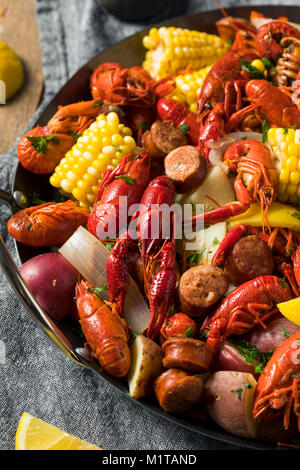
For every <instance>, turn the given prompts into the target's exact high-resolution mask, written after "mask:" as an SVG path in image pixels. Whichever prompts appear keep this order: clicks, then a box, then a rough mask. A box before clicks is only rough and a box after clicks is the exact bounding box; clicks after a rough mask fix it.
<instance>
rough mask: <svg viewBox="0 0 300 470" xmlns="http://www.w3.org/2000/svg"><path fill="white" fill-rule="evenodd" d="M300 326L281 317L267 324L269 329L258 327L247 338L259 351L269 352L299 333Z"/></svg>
mask: <svg viewBox="0 0 300 470" xmlns="http://www.w3.org/2000/svg"><path fill="white" fill-rule="evenodd" d="M299 329H300V328H299V326H297V325H295V323H292V322H291V321H289V320H288V319H287V318H284V317H281V318H277V319H275V320H271V321H270V322H268V323H267V329H265V328H263V327H262V326H260V325H258V326H256V327H255V328H253V330H252V331H251V332H250V333H249V334H248V335H247V336H246V337H245V339H246V340H247V341H249V343H250V344H252V345H253V346H256V347H257V349H260V350H261V351H264V352H267V351H270V349H273V350H275V349H277V348H278V346H280V345H281V343H283V342H284V341H285V340H286V339H287V338H288V336H289V335H293V334H294V333H297V331H299Z"/></svg>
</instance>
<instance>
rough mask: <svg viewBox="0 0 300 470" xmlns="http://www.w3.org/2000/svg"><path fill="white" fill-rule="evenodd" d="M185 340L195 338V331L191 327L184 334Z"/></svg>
mask: <svg viewBox="0 0 300 470" xmlns="http://www.w3.org/2000/svg"><path fill="white" fill-rule="evenodd" d="M184 337H185V338H193V337H194V330H193V328H192V327H191V326H188V327H187V329H186V330H185V332H184Z"/></svg>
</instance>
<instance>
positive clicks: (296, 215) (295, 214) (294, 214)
mask: <svg viewBox="0 0 300 470" xmlns="http://www.w3.org/2000/svg"><path fill="white" fill-rule="evenodd" d="M290 215H291V216H292V217H294V218H295V219H298V220H299V219H300V214H299V213H298V212H293V213H292V214H290Z"/></svg>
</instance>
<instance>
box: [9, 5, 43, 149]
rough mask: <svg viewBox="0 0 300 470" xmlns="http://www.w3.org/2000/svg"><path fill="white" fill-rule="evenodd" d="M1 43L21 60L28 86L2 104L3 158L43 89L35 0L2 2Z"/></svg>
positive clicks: (35, 106) (30, 114)
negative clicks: (7, 46) (11, 49)
mask: <svg viewBox="0 0 300 470" xmlns="http://www.w3.org/2000/svg"><path fill="white" fill-rule="evenodd" d="M0 40H2V41H4V42H6V43H7V44H8V45H9V46H11V47H12V48H13V49H14V50H15V52H16V53H17V54H18V56H19V57H20V58H21V60H22V63H23V66H24V69H25V83H24V85H23V87H22V89H20V91H19V92H18V93H17V94H16V95H15V96H14V97H12V98H11V99H9V100H8V101H7V103H6V104H5V105H0V155H1V154H2V153H4V152H6V151H7V150H9V149H10V148H11V147H12V146H13V145H14V143H15V140H16V138H17V137H18V135H19V134H21V133H22V131H23V129H24V127H25V126H26V124H27V122H28V121H29V119H30V118H31V116H32V115H33V114H34V112H35V110H36V108H37V106H38V104H39V101H40V98H41V93H42V89H43V80H44V77H43V70H42V63H41V49H40V43H39V35H38V29H37V24H36V19H35V0H2V1H1V2H0Z"/></svg>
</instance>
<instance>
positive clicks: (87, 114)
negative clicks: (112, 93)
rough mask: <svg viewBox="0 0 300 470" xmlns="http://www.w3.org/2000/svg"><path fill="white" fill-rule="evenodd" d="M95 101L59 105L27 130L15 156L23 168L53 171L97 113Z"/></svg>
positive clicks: (34, 171) (37, 171)
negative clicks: (41, 123) (40, 124)
mask: <svg viewBox="0 0 300 470" xmlns="http://www.w3.org/2000/svg"><path fill="white" fill-rule="evenodd" d="M94 104H95V102H94V101H82V102H79V103H74V104H70V105H68V106H60V107H59V109H58V111H57V112H56V113H55V115H54V116H53V117H52V118H51V119H50V121H49V122H48V123H47V125H46V126H44V127H35V128H34V129H31V130H30V131H29V132H27V133H26V134H25V135H24V136H23V137H22V138H21V140H20V142H19V144H18V158H19V161H20V163H21V165H22V166H23V167H24V168H26V170H28V171H31V172H32V173H36V174H48V173H52V171H54V169H55V167H56V166H57V165H58V163H59V162H60V160H61V159H62V158H63V156H64V154H65V153H66V152H68V151H69V150H70V148H71V147H72V146H73V145H74V143H75V142H76V136H77V135H79V134H81V133H82V132H83V131H84V130H85V129H87V128H88V127H89V126H90V124H91V123H92V122H93V121H94V120H95V118H96V117H97V115H98V114H99V112H100V108H99V107H98V106H96V107H95V106H94Z"/></svg>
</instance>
